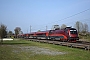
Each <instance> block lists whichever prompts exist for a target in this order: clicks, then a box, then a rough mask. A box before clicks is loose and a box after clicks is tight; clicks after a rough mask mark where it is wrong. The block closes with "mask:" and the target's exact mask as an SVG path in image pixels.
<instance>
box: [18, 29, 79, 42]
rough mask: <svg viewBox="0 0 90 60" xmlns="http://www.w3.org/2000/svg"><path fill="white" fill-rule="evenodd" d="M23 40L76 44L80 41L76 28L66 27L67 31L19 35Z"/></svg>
mask: <svg viewBox="0 0 90 60" xmlns="http://www.w3.org/2000/svg"><path fill="white" fill-rule="evenodd" d="M18 37H22V38H36V39H51V40H52V39H53V40H61V41H71V42H76V41H77V40H79V37H78V32H77V30H76V29H75V28H71V27H66V28H65V29H61V30H60V29H59V30H48V31H40V32H32V33H27V34H22V35H18Z"/></svg>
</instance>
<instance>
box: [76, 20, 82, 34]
mask: <svg viewBox="0 0 90 60" xmlns="http://www.w3.org/2000/svg"><path fill="white" fill-rule="evenodd" d="M75 28H76V29H77V30H78V33H80V32H81V31H82V30H83V24H82V23H81V22H80V21H77V22H76V24H75Z"/></svg>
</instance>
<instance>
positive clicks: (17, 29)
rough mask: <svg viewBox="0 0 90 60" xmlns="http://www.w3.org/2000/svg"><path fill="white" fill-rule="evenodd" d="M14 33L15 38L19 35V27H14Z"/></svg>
mask: <svg viewBox="0 0 90 60" xmlns="http://www.w3.org/2000/svg"><path fill="white" fill-rule="evenodd" d="M14 31H15V35H16V37H17V35H18V34H19V33H20V31H21V28H20V27H16V28H15V29H14Z"/></svg>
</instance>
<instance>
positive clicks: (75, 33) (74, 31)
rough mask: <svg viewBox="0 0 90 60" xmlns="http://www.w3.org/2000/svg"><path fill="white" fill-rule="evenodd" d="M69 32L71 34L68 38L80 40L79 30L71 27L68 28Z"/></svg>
mask: <svg viewBox="0 0 90 60" xmlns="http://www.w3.org/2000/svg"><path fill="white" fill-rule="evenodd" d="M68 34H69V36H68V40H79V37H78V32H77V30H76V29H74V28H70V29H69V30H68Z"/></svg>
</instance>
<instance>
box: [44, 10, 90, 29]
mask: <svg viewBox="0 0 90 60" xmlns="http://www.w3.org/2000/svg"><path fill="white" fill-rule="evenodd" d="M89 10H90V8H89V9H86V10H83V11H81V12H78V13H76V14H73V15H71V16H68V17H66V18H63V19H60V20H57V21H54V22H59V21H62V20H66V19H69V18H72V17H74V16H76V15H79V14H82V13H84V12H86V11H89ZM50 23H52V22H50ZM50 23H48V24H50ZM48 24H46V25H47V26H48ZM43 28H45V26H44V27H43Z"/></svg>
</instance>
